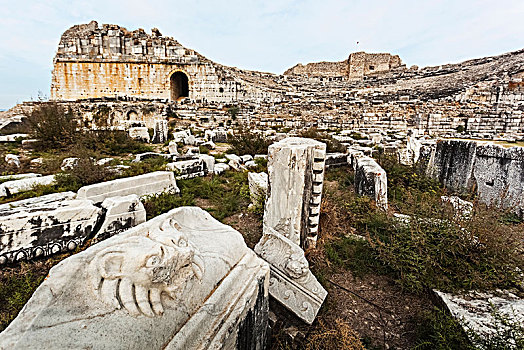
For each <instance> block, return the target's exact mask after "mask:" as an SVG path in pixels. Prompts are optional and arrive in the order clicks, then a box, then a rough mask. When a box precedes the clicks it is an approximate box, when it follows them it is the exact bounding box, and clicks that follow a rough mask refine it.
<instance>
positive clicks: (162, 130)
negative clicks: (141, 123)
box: [153, 119, 169, 143]
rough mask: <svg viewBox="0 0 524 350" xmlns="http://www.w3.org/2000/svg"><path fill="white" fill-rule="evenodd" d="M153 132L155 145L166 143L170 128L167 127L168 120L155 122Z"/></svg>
mask: <svg viewBox="0 0 524 350" xmlns="http://www.w3.org/2000/svg"><path fill="white" fill-rule="evenodd" d="M153 130H154V131H153V142H154V143H164V142H166V141H167V137H168V131H169V128H168V126H167V120H163V119H162V120H155V125H154V128H153Z"/></svg>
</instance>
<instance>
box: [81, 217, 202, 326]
mask: <svg viewBox="0 0 524 350" xmlns="http://www.w3.org/2000/svg"><path fill="white" fill-rule="evenodd" d="M177 227H178V228H179V227H180V226H178V223H176V222H174V221H173V220H167V221H166V222H164V224H163V225H162V226H161V227H160V228H158V229H156V230H154V231H153V232H149V233H147V235H145V236H131V237H128V238H126V239H125V240H124V241H122V242H119V243H118V244H115V245H113V246H111V247H108V248H106V249H104V250H102V251H100V252H99V253H98V254H97V255H96V256H95V258H94V259H93V260H92V261H91V263H90V266H89V271H90V279H91V284H92V287H93V290H94V293H95V294H96V295H97V296H98V297H99V298H101V299H102V301H103V302H104V303H106V304H108V305H110V306H112V307H114V308H115V309H125V310H127V312H129V314H130V315H132V316H135V317H136V316H139V315H145V316H148V317H153V316H155V315H157V316H160V315H162V314H163V313H164V305H165V301H167V300H176V299H177V298H178V297H179V296H180V294H181V293H182V292H183V290H184V288H186V286H187V285H188V283H189V282H190V281H192V280H196V281H200V280H201V279H202V276H203V274H204V261H203V260H202V259H201V257H200V254H199V252H198V251H197V250H196V249H195V247H193V246H192V245H191V243H190V242H188V240H187V238H186V237H185V236H184V235H183V234H182V232H180V231H179V230H178V228H177ZM166 298H167V299H166Z"/></svg>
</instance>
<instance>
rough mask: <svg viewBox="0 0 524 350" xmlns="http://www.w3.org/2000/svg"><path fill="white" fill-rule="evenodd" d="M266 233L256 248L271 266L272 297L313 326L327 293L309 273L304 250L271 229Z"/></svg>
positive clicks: (270, 284)
mask: <svg viewBox="0 0 524 350" xmlns="http://www.w3.org/2000/svg"><path fill="white" fill-rule="evenodd" d="M267 232H268V233H264V235H263V236H262V238H261V239H260V242H258V244H257V245H256V246H255V252H256V253H257V254H258V255H259V256H260V257H261V258H262V259H264V260H265V261H267V262H268V263H269V264H270V266H271V278H270V281H269V293H270V294H271V296H272V297H274V298H275V299H276V300H277V301H279V302H280V303H281V304H282V305H284V306H285V307H286V308H288V309H289V310H290V311H292V312H293V313H294V314H296V315H297V316H298V317H300V318H301V319H302V320H304V321H305V322H307V323H309V324H312V323H313V321H314V320H315V317H316V316H317V313H318V310H319V309H320V307H321V306H322V303H323V302H324V299H325V298H326V296H327V292H326V290H325V289H324V288H323V287H322V285H321V284H320V283H319V282H318V281H317V279H316V278H315V276H314V275H313V274H312V273H311V271H310V270H309V263H308V261H307V260H306V258H305V256H304V251H303V250H302V248H300V247H299V246H298V245H296V244H295V243H293V242H291V241H290V240H289V239H287V238H286V237H284V236H282V235H280V234H279V233H277V232H276V231H274V230H272V229H269V230H268V231H267Z"/></svg>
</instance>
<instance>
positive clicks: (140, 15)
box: [0, 0, 524, 109]
mask: <svg viewBox="0 0 524 350" xmlns="http://www.w3.org/2000/svg"><path fill="white" fill-rule="evenodd" d="M0 9H1V13H2V14H3V16H2V19H1V20H0V109H2V108H9V107H12V106H13V105H14V104H16V103H17V102H22V101H25V100H30V99H31V97H32V98H36V97H37V96H38V91H41V92H42V93H44V94H45V95H49V89H50V84H51V83H50V82H51V70H52V63H53V56H54V54H55V49H56V47H57V45H58V42H59V40H60V36H61V34H62V33H63V32H64V31H65V30H66V29H67V28H69V27H70V26H72V25H74V24H79V23H87V22H89V21H91V20H96V21H98V23H99V24H102V23H113V24H119V25H121V26H124V27H126V28H127V29H129V30H133V29H136V28H144V29H146V31H147V32H148V33H150V32H151V28H153V27H157V28H159V29H160V31H161V32H162V34H163V35H165V36H172V37H174V38H175V39H177V40H178V41H179V42H180V43H181V44H182V45H184V46H186V47H189V48H192V49H195V50H196V51H198V52H200V53H201V54H203V55H204V56H206V57H208V58H210V59H212V60H214V61H216V62H219V63H222V64H225V65H230V66H236V67H239V68H245V69H253V70H260V71H268V72H273V73H282V72H283V71H284V70H285V69H287V68H289V67H291V66H293V65H295V64H296V63H299V62H301V63H308V62H316V61H340V60H342V59H345V58H347V56H348V55H349V53H350V52H354V51H367V52H390V53H393V54H398V55H400V57H401V58H402V60H403V61H404V62H405V63H406V64H407V65H408V66H410V65H413V64H416V65H418V66H420V67H423V66H428V65H439V64H444V63H450V62H460V61H462V60H465V59H469V58H476V57H483V56H490V55H497V54H501V53H504V52H508V51H513V50H518V49H522V48H524V0H431V1H428V0H395V1H389V0H347V1H336V0H301V1H299V0H295V1H294V0H260V1H250V0H233V1H229V0H226V1H217V0H184V1H179V0H125V1H112V0H89V1H84V0H41V1H33V0H0ZM357 42H359V44H358V45H357Z"/></svg>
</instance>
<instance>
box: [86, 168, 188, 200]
mask: <svg viewBox="0 0 524 350" xmlns="http://www.w3.org/2000/svg"><path fill="white" fill-rule="evenodd" d="M162 192H173V193H179V192H180V190H179V189H178V187H177V185H176V180H175V177H174V175H173V173H172V172H170V171H156V172H152V173H148V174H143V175H139V176H132V177H126V178H122V179H117V180H112V181H106V182H101V183H98V184H93V185H88V186H84V187H82V188H80V189H79V190H78V193H77V199H89V200H92V201H93V202H95V203H100V202H103V201H104V199H106V198H109V197H117V196H127V195H130V194H136V195H137V196H139V197H142V196H148V195H152V194H158V193H162Z"/></svg>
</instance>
